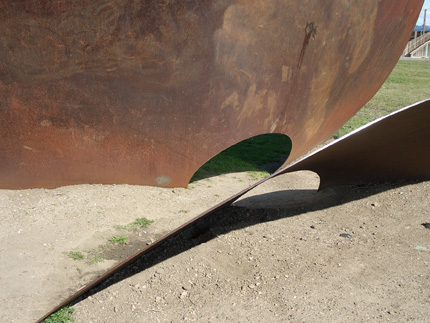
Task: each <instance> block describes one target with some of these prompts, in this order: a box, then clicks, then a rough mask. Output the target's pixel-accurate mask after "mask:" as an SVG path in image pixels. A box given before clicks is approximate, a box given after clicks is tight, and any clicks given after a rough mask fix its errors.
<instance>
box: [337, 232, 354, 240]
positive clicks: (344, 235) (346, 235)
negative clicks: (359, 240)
mask: <svg viewBox="0 0 430 323" xmlns="http://www.w3.org/2000/svg"><path fill="white" fill-rule="evenodd" d="M339 237H342V238H348V239H352V235H350V234H348V233H341V234H340V235H339Z"/></svg>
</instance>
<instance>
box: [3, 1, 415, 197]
mask: <svg viewBox="0 0 430 323" xmlns="http://www.w3.org/2000/svg"><path fill="white" fill-rule="evenodd" d="M422 4H423V1H422V0H410V1H405V0H382V1H374V0H360V1H359V0H350V1H344V0H333V1H296V0H268V1H257V0H253V1H252V0H211V1H209V0H181V1H179V0H176V1H175V0H145V1H143V0H142V1H138V0H136V1H111V0H109V1H108V0H98V1H89V0H15V1H9V0H0V29H1V33H0V124H1V128H0V188H12V189H16V188H31V187H56V186H61V185H69V184H79V183H129V184H145V185H158V186H186V185H187V183H188V181H189V179H190V178H191V176H192V175H193V173H194V172H195V171H196V170H197V169H198V168H199V167H200V166H201V165H202V164H203V163H204V162H205V161H207V160H209V159H210V158H211V157H213V156H214V155H216V154H217V153H219V152H220V151H222V150H224V149H225V148H227V147H229V146H231V145H233V144H235V143H237V142H239V141H241V140H243V139H246V138H249V137H252V136H255V135H258V134H264V133H270V132H278V133H284V134H286V135H288V136H289V137H290V138H291V139H292V142H293V149H292V152H291V154H290V156H289V159H288V160H287V162H290V161H291V160H294V159H296V158H298V157H300V156H302V155H303V154H304V153H306V152H307V151H308V150H310V149H311V148H312V147H314V146H315V145H317V144H319V143H321V142H323V141H324V140H326V139H327V138H328V137H329V136H331V135H332V134H333V133H334V132H335V131H336V130H337V129H338V128H339V127H340V126H341V125H342V124H344V123H345V122H346V121H347V120H348V119H349V118H350V117H351V116H352V115H354V114H355V113H356V112H357V111H358V110H359V109H360V108H361V107H362V106H363V105H364V104H365V103H366V102H367V101H368V100H369V99H370V98H371V97H372V96H373V95H374V93H375V92H376V91H377V90H378V89H379V87H380V86H381V84H382V83H383V82H384V81H385V79H386V78H387V76H388V75H389V73H390V71H391V70H392V68H393V67H394V66H395V64H396V62H397V60H398V58H399V57H400V55H401V53H402V51H403V49H404V47H405V44H406V43H407V41H408V39H409V36H410V33H411V31H412V29H413V26H414V25H415V22H416V20H417V17H418V14H419V11H420V9H421V6H422Z"/></svg>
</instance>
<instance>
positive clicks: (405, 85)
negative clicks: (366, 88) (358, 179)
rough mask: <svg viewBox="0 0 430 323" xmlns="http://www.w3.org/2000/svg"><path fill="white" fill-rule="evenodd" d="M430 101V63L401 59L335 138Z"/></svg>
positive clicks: (428, 61) (429, 61)
mask: <svg viewBox="0 0 430 323" xmlns="http://www.w3.org/2000/svg"><path fill="white" fill-rule="evenodd" d="M428 98H430V60H427V61H412V60H400V61H399V62H398V63H397V65H396V67H395V68H394V70H393V71H392V73H391V74H390V76H389V77H388V79H387V81H386V82H385V83H384V85H382V87H381V89H380V90H379V91H378V93H376V94H375V96H374V97H373V98H372V99H371V100H370V101H369V102H368V103H367V104H366V105H365V106H364V107H363V108H362V109H361V110H360V111H359V112H358V113H357V114H356V115H355V116H354V117H353V118H352V119H351V120H349V121H348V122H347V123H346V124H345V125H344V126H343V127H342V128H341V129H340V130H339V131H338V132H337V133H336V134H335V135H334V138H339V137H342V136H344V135H346V134H347V133H349V132H351V131H352V130H354V129H357V128H359V127H361V126H363V125H365V124H367V123H369V122H370V121H373V120H375V119H377V118H380V117H382V116H384V115H387V114H389V113H391V112H393V111H395V110H398V109H401V108H403V107H406V106H408V105H410V104H412V103H415V102H418V101H421V100H424V99H428Z"/></svg>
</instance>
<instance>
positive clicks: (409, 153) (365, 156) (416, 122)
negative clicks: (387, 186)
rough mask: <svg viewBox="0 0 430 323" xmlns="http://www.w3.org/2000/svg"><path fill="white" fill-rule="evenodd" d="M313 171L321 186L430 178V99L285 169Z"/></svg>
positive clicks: (371, 125) (395, 113)
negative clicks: (317, 176)
mask: <svg viewBox="0 0 430 323" xmlns="http://www.w3.org/2000/svg"><path fill="white" fill-rule="evenodd" d="M297 170H312V171H314V172H316V173H317V174H318V175H319V177H320V188H323V187H326V186H331V185H341V184H365V183H372V182H382V181H391V180H400V179H417V180H428V179H430V99H429V100H425V101H422V102H419V103H416V104H414V105H412V106H410V107H407V108H404V109H402V110H400V111H397V112H394V113H392V114H390V115H388V116H386V117H383V118H381V119H380V120H378V121H376V122H374V123H371V124H369V125H367V126H365V127H363V128H361V129H359V131H357V132H356V133H352V134H350V135H348V136H346V137H344V138H342V139H341V140H338V141H336V142H334V143H333V144H332V145H329V146H327V147H324V148H323V149H322V150H320V151H317V152H316V153H315V154H312V155H310V156H308V157H306V158H304V159H303V160H300V161H299V162H297V163H296V164H294V165H291V166H290V167H287V168H286V169H285V170H284V171H281V172H280V173H286V172H294V171H297Z"/></svg>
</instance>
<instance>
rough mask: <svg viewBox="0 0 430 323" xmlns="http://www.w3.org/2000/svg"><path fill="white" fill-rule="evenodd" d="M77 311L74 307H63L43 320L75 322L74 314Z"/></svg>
mask: <svg viewBox="0 0 430 323" xmlns="http://www.w3.org/2000/svg"><path fill="white" fill-rule="evenodd" d="M74 312H75V309H74V308H73V307H63V308H62V309H60V310H58V311H57V312H55V313H53V314H51V315H50V316H49V317H47V318H46V319H44V320H43V322H44V323H66V322H74V321H75V320H74V319H73V317H72V315H73V313H74Z"/></svg>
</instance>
